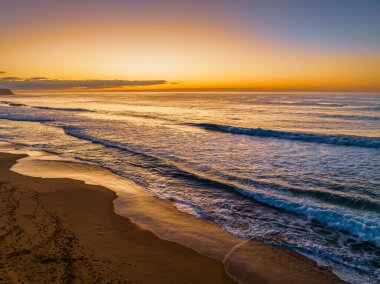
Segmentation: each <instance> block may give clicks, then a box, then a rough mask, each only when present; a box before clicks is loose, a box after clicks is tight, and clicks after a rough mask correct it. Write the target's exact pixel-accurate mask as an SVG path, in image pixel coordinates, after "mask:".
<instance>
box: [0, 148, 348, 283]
mask: <svg viewBox="0 0 380 284" xmlns="http://www.w3.org/2000/svg"><path fill="white" fill-rule="evenodd" d="M3 146H4V145H3ZM3 150H4V151H5V148H2V149H1V151H3ZM1 151H0V152H1ZM16 152H17V151H16ZM19 152H23V151H19ZM12 153H14V152H13V150H12ZM28 154H29V155H30V154H33V155H36V157H28V158H23V159H20V158H22V157H26V155H13V154H12V155H11V154H0V185H1V191H0V210H1V219H0V220H1V222H0V224H5V226H3V227H1V230H0V278H2V280H0V283H2V282H4V283H19V282H23V283H25V282H31V283H107V282H110V283H232V282H233V280H232V279H231V277H230V276H228V275H227V273H226V270H227V271H228V273H229V275H232V277H233V278H235V279H237V280H238V281H239V282H241V283H342V282H341V281H340V280H339V279H338V278H337V277H336V276H335V275H333V274H332V272H331V271H330V270H328V269H326V268H323V267H319V266H318V265H316V263H315V262H313V261H312V260H310V259H307V258H305V257H303V256H301V255H299V254H297V253H295V252H293V251H291V250H290V249H285V248H277V247H273V246H270V245H266V244H264V243H261V242H258V241H245V240H241V239H238V238H235V237H233V236H231V235H230V234H228V233H226V232H224V231H223V230H221V229H220V228H219V227H218V226H216V225H215V224H213V223H211V222H209V221H207V220H203V219H199V218H196V217H193V216H190V215H188V214H185V213H182V212H178V211H177V210H175V208H174V207H173V206H172V205H171V204H170V202H164V201H161V200H158V199H157V198H154V197H151V196H148V195H147V194H146V193H145V191H144V190H143V189H139V188H136V186H135V185H133V184H131V183H130V182H129V181H128V180H126V179H123V178H120V177H118V176H116V175H114V174H112V173H110V172H109V171H107V170H105V169H102V168H100V167H97V166H93V165H88V164H81V163H73V162H64V161H56V160H54V157H50V156H49V154H48V155H45V154H43V157H41V158H39V157H38V154H36V153H35V152H28ZM16 159H20V160H19V162H18V163H17V164H15V162H16ZM12 165H13V166H12ZM11 167H12V170H11V171H10V170H9V168H11ZM20 173H21V174H20ZM31 176H33V177H31ZM40 177H44V178H40ZM53 177H54V178H53ZM61 177H68V178H70V179H67V178H65V179H63V178H61ZM78 180H83V181H86V184H85V183H84V182H81V181H78ZM95 184H101V185H103V186H105V187H102V186H96V185H95ZM109 189H112V191H111V190H109ZM123 195H124V196H123ZM117 196H119V198H117ZM116 198H117V199H116ZM112 202H113V203H112ZM115 211H116V212H117V214H119V215H121V216H124V217H126V218H123V217H121V216H119V215H117V214H115ZM129 218H132V220H133V222H132V221H131V219H129ZM134 222H137V223H138V224H139V225H136V224H135V223H134ZM143 228H145V229H143ZM147 228H148V229H149V230H146V229H147ZM150 230H152V231H154V233H155V234H154V233H152V232H151V231H150ZM158 236H159V237H158ZM160 237H161V238H160ZM164 239H168V240H170V241H166V240H164ZM172 241H175V242H172ZM178 243H181V244H184V245H180V244H178ZM188 247H191V248H192V249H190V248H188ZM195 250H196V251H195ZM199 253H201V254H202V255H201V254H199ZM214 259H218V260H219V261H217V260H214ZM223 264H224V266H223ZM224 267H225V268H226V269H225V268H224Z"/></svg>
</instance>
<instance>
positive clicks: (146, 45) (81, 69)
mask: <svg viewBox="0 0 380 284" xmlns="http://www.w3.org/2000/svg"><path fill="white" fill-rule="evenodd" d="M1 87H3V88H12V89H15V90H55V89H57V90H171V89H174V90H187V89H192V90H211V89H219V90H224V89H226V90H230V89H236V90H260V91H261V90H301V91H302V90H304V91H305V90H307V91H380V1H379V0H319V1H316V0H277V1H274V0H265V1H264V0H262V1H259V0H203V1H201V0H191V1H190V0H181V1H178V0H177V1H175V0H136V1H131V0H107V1H104V0H81V1H78V0H76V1H73V0H65V1H60V0H23V1H21V0H0V88H1Z"/></svg>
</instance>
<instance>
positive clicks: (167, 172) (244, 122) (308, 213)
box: [0, 92, 380, 283]
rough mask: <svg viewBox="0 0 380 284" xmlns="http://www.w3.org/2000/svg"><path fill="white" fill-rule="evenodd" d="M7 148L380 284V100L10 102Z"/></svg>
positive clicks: (3, 123)
mask: <svg viewBox="0 0 380 284" xmlns="http://www.w3.org/2000/svg"><path fill="white" fill-rule="evenodd" d="M0 140H2V141H8V142H11V143H17V144H21V145H24V146H25V147H29V148H30V149H36V150H44V151H47V152H50V153H55V154H57V155H59V156H61V157H63V158H65V159H75V160H78V161H83V162H89V163H95V164H98V165H100V166H102V167H104V168H107V169H109V170H111V171H113V172H114V173H117V174H118V175H120V176H123V177H125V178H127V179H129V180H132V181H133V182H134V183H136V184H138V185H140V186H141V187H143V188H144V189H145V190H146V191H148V192H149V193H150V194H151V195H153V196H155V197H157V198H159V199H164V200H168V201H170V202H171V204H172V205H173V206H174V207H175V208H177V209H178V210H180V211H182V212H185V213H188V214H191V215H194V216H197V217H199V218H203V219H207V220H209V221H210V222H214V223H215V224H217V225H218V226H220V227H221V228H222V229H224V230H225V231H227V232H229V233H230V234H232V235H234V236H237V237H239V238H242V239H247V240H249V239H252V240H260V241H263V242H265V243H268V244H271V245H275V246H282V247H288V248H291V249H293V250H295V251H297V252H299V253H300V254H302V255H305V256H307V257H309V258H311V259H313V260H315V261H317V262H318V263H319V264H320V265H323V266H328V267H330V268H331V269H332V270H333V271H334V273H336V274H337V275H338V276H339V277H340V278H342V279H343V280H345V281H348V282H350V283H379V282H380V94H375V93H286V92H279V93H266V92H261V93H255V92H252V93H249V92H240V93H232V92H230V93H228V92H223V93H220V92H219V93H216V92H215V93H212V92H155V93H150V92H135V93H132V92H124V93H111V92H108V93H107V92H96V93H94V92H87V93H86V92H76V93H40V94H38V93H30V94H20V95H13V96H1V97H0Z"/></svg>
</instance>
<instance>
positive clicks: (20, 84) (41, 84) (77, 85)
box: [0, 77, 168, 90]
mask: <svg viewBox="0 0 380 284" xmlns="http://www.w3.org/2000/svg"><path fill="white" fill-rule="evenodd" d="M167 83H168V82H167V81H165V80H134V81H132V80H57V79H48V78H46V77H32V78H18V77H2V78H0V86H1V87H3V88H9V89H16V90H17V89H20V90H59V89H61V90H63V89H108V88H123V87H141V86H157V85H163V84H167Z"/></svg>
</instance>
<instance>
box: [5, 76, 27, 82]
mask: <svg viewBox="0 0 380 284" xmlns="http://www.w3.org/2000/svg"><path fill="white" fill-rule="evenodd" d="M0 80H1V81H5V82H13V81H22V80H23V79H21V78H19V77H3V78H0Z"/></svg>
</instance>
